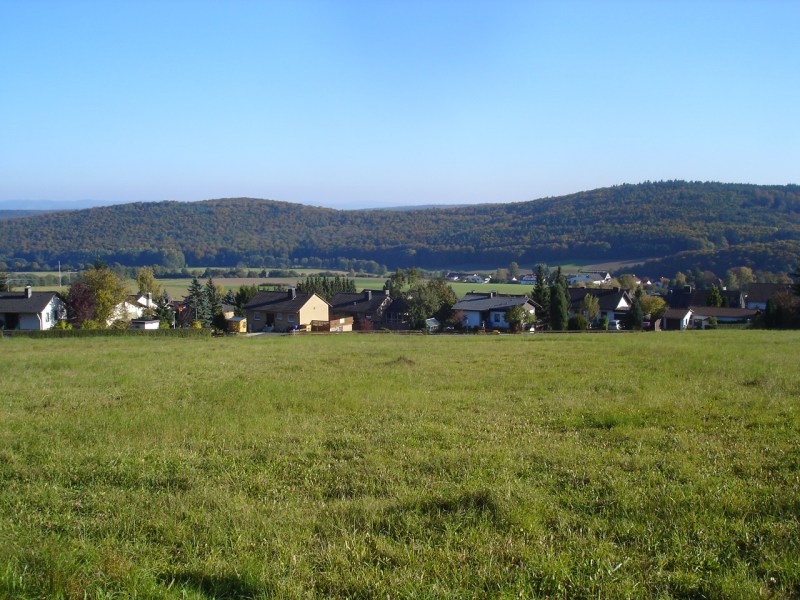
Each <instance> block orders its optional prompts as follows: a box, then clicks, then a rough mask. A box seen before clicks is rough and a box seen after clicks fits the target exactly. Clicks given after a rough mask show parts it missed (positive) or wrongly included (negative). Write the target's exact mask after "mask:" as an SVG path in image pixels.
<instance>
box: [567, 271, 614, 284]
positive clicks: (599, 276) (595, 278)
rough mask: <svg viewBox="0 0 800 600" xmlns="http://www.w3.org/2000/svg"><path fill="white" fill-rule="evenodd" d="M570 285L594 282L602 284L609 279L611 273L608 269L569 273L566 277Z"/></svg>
mask: <svg viewBox="0 0 800 600" xmlns="http://www.w3.org/2000/svg"><path fill="white" fill-rule="evenodd" d="M567 281H568V282H569V284H570V285H580V284H584V285H586V284H589V283H591V284H594V285H603V284H604V283H609V282H610V281H611V273H609V272H608V271H580V272H579V273H578V274H577V275H570V277H569V278H568V279H567Z"/></svg>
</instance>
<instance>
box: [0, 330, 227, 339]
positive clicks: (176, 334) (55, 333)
mask: <svg viewBox="0 0 800 600" xmlns="http://www.w3.org/2000/svg"><path fill="white" fill-rule="evenodd" d="M4 333H5V334H6V335H11V336H14V337H29V338H40V337H45V338H69V337H120V336H122V337H125V336H139V337H141V336H146V337H171V338H197V337H211V333H212V330H211V329H49V330H47V331H6V332H4Z"/></svg>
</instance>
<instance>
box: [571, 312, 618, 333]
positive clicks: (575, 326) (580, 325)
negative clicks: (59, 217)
mask: <svg viewBox="0 0 800 600" xmlns="http://www.w3.org/2000/svg"><path fill="white" fill-rule="evenodd" d="M567 329H569V330H570V331H586V330H587V329H589V323H588V322H587V321H586V317H584V316H583V315H574V316H572V317H570V318H569V321H568V322H567ZM606 329H608V323H606Z"/></svg>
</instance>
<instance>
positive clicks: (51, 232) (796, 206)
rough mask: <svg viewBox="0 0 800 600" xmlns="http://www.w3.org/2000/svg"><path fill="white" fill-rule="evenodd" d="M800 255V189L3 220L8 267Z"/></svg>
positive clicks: (769, 259) (646, 189)
mask: <svg viewBox="0 0 800 600" xmlns="http://www.w3.org/2000/svg"><path fill="white" fill-rule="evenodd" d="M798 248H800V186H797V185H788V186H760V185H746V184H725V183H698V182H684V181H667V182H655V183H643V184H636V185H630V184H625V185H620V186H614V187H609V188H601V189H597V190H591V191H586V192H580V193H577V194H571V195H568V196H562V197H558V198H545V199H541V200H533V201H529V202H516V203H509V204H482V205H470V206H456V207H438V208H423V209H418V210H385V209H372V210H348V211H342V210H335V209H330V208H319V207H310V206H304V205H299V204H290V203H287V202H277V201H272V200H258V199H252V198H233V199H231V198H228V199H219V200H206V201H200V202H171V201H166V202H156V203H132V204H123V205H114V206H106V207H99V208H92V209H86V210H75V211H69V212H59V213H51V214H44V215H38V216H33V217H29V218H22V219H13V220H4V221H0V259H4V260H6V262H7V259H8V258H11V257H20V258H23V259H26V260H36V261H37V262H39V263H53V262H54V261H56V260H61V261H62V262H74V263H78V262H91V261H92V260H94V259H95V258H102V259H104V260H107V261H109V262H114V261H117V262H120V263H122V264H128V265H140V264H167V263H170V264H176V263H183V262H184V261H185V262H186V263H188V264H191V265H207V266H225V265H235V264H237V263H239V262H242V263H245V264H247V265H249V266H260V265H268V266H269V265H273V264H276V265H277V264H286V263H300V262H301V261H303V260H304V259H305V260H306V262H309V261H310V263H313V264H325V265H332V264H333V263H335V262H336V261H339V260H361V261H373V262H376V263H379V264H382V265H386V266H387V267H389V268H395V267H398V266H410V265H414V266H418V267H423V268H448V267H449V266H451V265H472V266H473V267H475V268H481V267H483V268H493V267H496V266H502V265H507V264H508V263H509V262H510V261H516V262H518V263H519V264H521V265H523V266H526V267H530V266H533V265H535V264H536V263H540V262H544V263H548V262H549V263H553V262H558V261H562V262H563V261H568V260H596V261H598V262H601V261H607V260H611V259H619V260H624V259H630V258H636V257H641V256H649V257H655V258H661V259H667V258H670V257H675V256H678V255H682V256H684V257H685V258H686V260H687V261H688V262H687V264H688V263H691V262H692V261H694V262H696V263H697V264H698V265H699V266H702V264H703V263H704V261H705V262H708V261H710V260H714V259H716V258H719V257H726V258H724V260H726V261H736V260H738V259H739V257H740V255H741V259H742V260H743V261H746V262H744V263H740V264H741V265H743V266H751V267H752V268H754V269H764V270H770V271H786V270H790V269H792V268H794V265H793V264H790V263H792V262H793V261H796V260H797V252H796V250H797V249H798ZM740 250H741V253H740V252H739V251H740ZM681 253H683V254H681ZM793 253H794V255H793ZM721 266H722V265H719V266H718V268H721ZM733 266H740V265H738V264H737V265H733ZM653 268H654V269H655V268H658V267H657V266H656V264H655V263H653Z"/></svg>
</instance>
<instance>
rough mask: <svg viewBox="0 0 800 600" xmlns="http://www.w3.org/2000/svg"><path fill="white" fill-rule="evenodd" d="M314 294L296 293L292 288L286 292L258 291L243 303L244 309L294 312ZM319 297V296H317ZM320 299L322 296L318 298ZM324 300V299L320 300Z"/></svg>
mask: <svg viewBox="0 0 800 600" xmlns="http://www.w3.org/2000/svg"><path fill="white" fill-rule="evenodd" d="M312 296H317V295H316V294H298V293H296V292H295V291H294V290H289V291H288V292H265V291H262V292H258V293H257V294H256V295H255V296H253V299H252V300H250V302H248V303H247V305H245V307H244V309H245V310H266V311H269V312H287V313H293V312H294V313H296V312H299V311H300V309H301V308H303V307H304V306H305V305H306V303H307V302H308V301H309V300H311V297H312ZM317 298H319V296H317ZM320 300H322V298H320ZM322 301H323V302H325V301H324V300H322Z"/></svg>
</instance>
